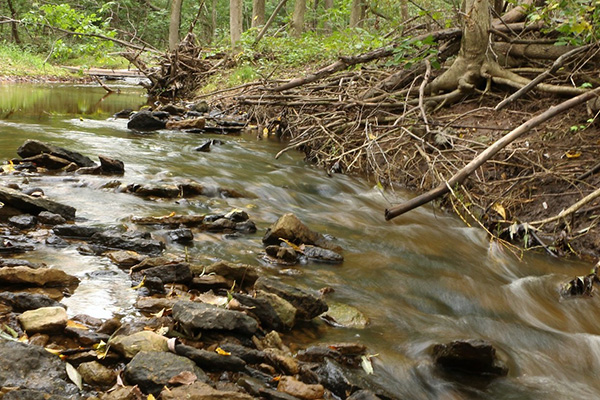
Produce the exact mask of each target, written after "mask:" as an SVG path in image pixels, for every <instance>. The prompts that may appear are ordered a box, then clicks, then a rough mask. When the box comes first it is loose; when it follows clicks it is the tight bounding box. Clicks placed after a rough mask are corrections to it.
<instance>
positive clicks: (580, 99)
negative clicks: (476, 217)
mask: <svg viewBox="0 0 600 400" xmlns="http://www.w3.org/2000/svg"><path fill="white" fill-rule="evenodd" d="M598 95H600V88H596V89H594V90H592V91H589V92H586V93H584V94H581V95H579V96H577V97H574V98H572V99H569V100H566V101H564V102H562V103H560V104H558V105H557V106H554V107H550V108H549V109H547V110H546V111H544V112H543V113H541V114H539V115H537V116H535V117H533V118H531V119H529V120H528V121H526V122H525V123H523V124H521V125H519V126H518V127H517V128H515V129H513V130H512V131H510V132H509V133H508V134H506V135H505V136H503V137H502V138H500V139H498V140H497V141H496V142H494V143H493V144H492V145H491V146H490V147H488V148H487V149H486V150H485V151H483V152H482V153H481V154H480V155H478V156H477V157H475V158H474V159H473V160H472V161H471V162H470V163H468V164H467V165H466V166H465V167H464V168H462V169H461V170H459V171H458V172H457V173H455V174H454V175H453V176H452V177H451V178H450V179H448V181H445V182H442V183H441V184H440V185H438V186H437V187H436V188H434V189H432V190H430V191H428V192H426V193H423V194H422V195H420V196H417V197H415V198H413V199H411V200H409V201H406V202H404V203H402V204H400V205H398V206H395V207H392V208H389V209H386V210H385V219H386V220H387V221H389V220H390V219H392V218H395V217H397V216H399V215H402V214H404V213H406V212H408V211H410V210H413V209H415V208H417V207H420V206H422V205H423V204H427V203H429V202H430V201H432V200H434V199H437V198H438V197H440V196H442V195H444V194H446V193H448V191H449V190H448V187H449V186H450V187H453V186H455V185H460V184H461V183H462V182H464V180H465V179H467V177H468V176H469V175H470V174H471V173H473V172H474V171H475V170H476V169H477V168H479V167H480V166H481V165H483V164H484V163H485V162H486V161H488V160H489V159H490V158H492V157H493V156H494V155H495V154H496V153H498V152H499V151H500V150H502V149H503V148H504V147H506V146H507V145H508V144H510V143H511V142H513V141H514V140H515V139H517V138H519V137H520V136H521V135H523V134H524V133H526V132H529V131H530V130H531V129H533V128H535V127H536V126H538V125H541V124H542V123H544V122H546V121H547V120H549V119H550V118H553V117H555V116H557V115H560V114H562V113H563V112H565V111H567V110H569V109H571V108H573V107H575V106H577V105H580V104H582V103H585V102H586V101H588V100H590V99H592V98H594V97H596V96H598ZM598 191H599V192H600V189H599V190H598Z"/></svg>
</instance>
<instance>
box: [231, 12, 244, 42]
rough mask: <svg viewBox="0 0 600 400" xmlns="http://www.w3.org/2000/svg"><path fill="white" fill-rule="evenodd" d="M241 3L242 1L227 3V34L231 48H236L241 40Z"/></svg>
mask: <svg viewBox="0 0 600 400" xmlns="http://www.w3.org/2000/svg"><path fill="white" fill-rule="evenodd" d="M242 16H243V2H242V0H230V2H229V33H230V37H231V47H232V48H236V47H237V44H238V42H239V41H240V39H241V38H242V32H243V26H242V23H243V19H242Z"/></svg>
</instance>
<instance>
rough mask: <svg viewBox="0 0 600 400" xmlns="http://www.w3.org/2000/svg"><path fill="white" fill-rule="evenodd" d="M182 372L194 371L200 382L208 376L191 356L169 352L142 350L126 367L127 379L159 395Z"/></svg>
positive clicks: (146, 390) (128, 381) (204, 380)
mask: <svg viewBox="0 0 600 400" xmlns="http://www.w3.org/2000/svg"><path fill="white" fill-rule="evenodd" d="M182 372H192V373H193V374H195V375H196V377H197V378H198V380H199V381H200V382H207V381H208V377H207V376H206V374H205V373H204V371H202V370H201V369H200V368H198V366H197V365H196V364H195V363H194V362H193V361H192V360H190V359H189V358H186V357H181V356H178V355H176V354H173V353H169V352H155V351H141V352H139V353H138V354H136V355H135V357H133V359H132V360H131V361H130V362H129V364H127V366H126V367H125V373H124V377H125V381H126V382H127V383H130V384H134V385H138V386H139V387H140V389H141V390H142V391H143V392H144V393H148V394H153V395H155V396H156V395H158V394H159V393H160V391H161V390H162V388H163V386H165V385H167V384H168V382H169V380H171V378H173V377H174V376H176V375H179V374H181V373H182Z"/></svg>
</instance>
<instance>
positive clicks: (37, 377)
mask: <svg viewBox="0 0 600 400" xmlns="http://www.w3.org/2000/svg"><path fill="white" fill-rule="evenodd" d="M0 387H14V388H21V390H24V389H30V390H34V391H40V392H42V393H45V394H46V395H61V396H65V397H66V398H71V399H76V398H78V397H77V394H78V393H79V389H77V386H75V385H74V384H72V383H70V381H69V380H68V378H67V373H66V370H65V364H64V362H63V361H61V359H60V358H58V357H57V356H55V355H54V354H50V353H49V352H47V351H46V350H45V349H44V348H43V347H40V346H31V345H27V344H24V343H20V342H13V341H5V340H2V339H0ZM6 398H7V395H5V396H4V399H6ZM23 398H24V399H37V397H23ZM40 398H43V397H40Z"/></svg>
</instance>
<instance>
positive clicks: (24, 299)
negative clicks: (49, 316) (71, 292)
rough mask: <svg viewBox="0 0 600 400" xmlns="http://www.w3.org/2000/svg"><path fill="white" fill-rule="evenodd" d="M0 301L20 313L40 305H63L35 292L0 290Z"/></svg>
mask: <svg viewBox="0 0 600 400" xmlns="http://www.w3.org/2000/svg"><path fill="white" fill-rule="evenodd" d="M0 302H1V303H4V304H8V305H9V306H11V307H12V309H13V310H14V311H16V312H20V313H22V312H24V311H27V310H35V309H37V308H41V307H65V306H64V305H62V304H60V303H59V302H57V301H56V300H53V299H51V298H50V297H48V296H45V295H43V294H36V293H13V292H0Z"/></svg>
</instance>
